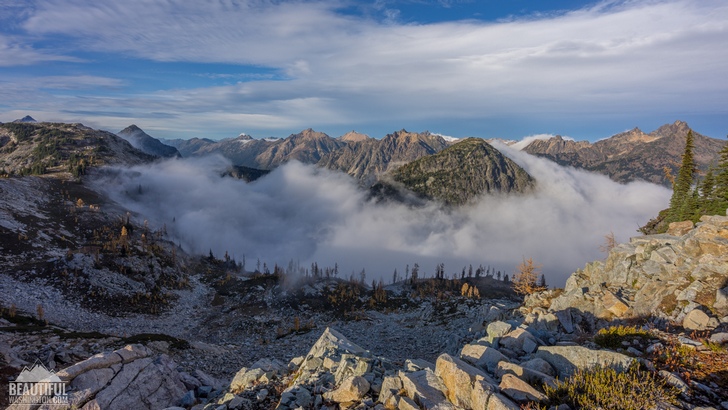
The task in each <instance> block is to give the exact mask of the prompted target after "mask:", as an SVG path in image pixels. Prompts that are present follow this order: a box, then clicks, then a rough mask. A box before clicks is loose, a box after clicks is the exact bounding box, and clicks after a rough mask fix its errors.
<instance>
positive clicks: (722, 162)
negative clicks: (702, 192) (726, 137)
mask: <svg viewBox="0 0 728 410" xmlns="http://www.w3.org/2000/svg"><path fill="white" fill-rule="evenodd" d="M713 194H714V195H715V200H716V201H717V202H718V204H719V205H718V206H717V207H719V208H722V212H725V209H726V207H727V206H728V144H726V145H724V146H723V149H721V150H720V159H719V160H718V166H717V169H716V174H715V191H714V192H713Z"/></svg>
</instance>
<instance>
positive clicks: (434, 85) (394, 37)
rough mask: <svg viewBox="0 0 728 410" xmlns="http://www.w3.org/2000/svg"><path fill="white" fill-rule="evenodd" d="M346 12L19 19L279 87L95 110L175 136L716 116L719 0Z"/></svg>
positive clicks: (196, 10)
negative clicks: (483, 17)
mask: <svg viewBox="0 0 728 410" xmlns="http://www.w3.org/2000/svg"><path fill="white" fill-rule="evenodd" d="M342 5H346V4H344V3H341V2H338V1H311V2H298V1H296V2H272V1H252V0H251V1H230V2H189V1H182V0H168V1H159V2H149V1H145V0H129V1H124V2H118V1H98V2H94V3H89V2H88V1H85V0H51V1H43V2H38V3H36V4H35V5H34V7H33V8H29V9H28V11H27V14H29V17H28V18H27V19H25V20H23V21H24V23H23V28H24V29H25V30H27V32H28V33H29V36H31V37H33V38H36V37H37V38H45V37H48V38H51V37H54V36H56V35H62V36H67V37H69V38H70V39H73V40H69V41H68V42H66V44H64V45H65V46H66V48H67V49H68V50H73V49H76V50H91V51H96V52H109V53H119V54H121V55H123V56H132V57H137V58H142V59H149V60H154V61H189V62H201V63H210V62H213V63H214V62H221V63H231V64H242V65H254V66H261V67H267V68H271V69H273V70H275V71H276V72H279V73H281V74H286V75H287V76H288V78H287V79H286V81H269V80H267V79H262V80H260V81H256V80H255V79H252V81H248V82H245V83H240V84H235V85H228V86H224V87H212V88H196V89H186V88H185V89H182V88H180V89H165V90H159V92H158V93H147V94H129V95H125V96H120V98H114V99H108V100H106V101H103V102H104V103H108V104H109V105H110V108H109V110H110V111H114V110H118V109H116V108H114V107H115V106H123V107H126V108H127V109H128V110H129V112H130V113H132V114H134V113H138V114H139V115H142V114H143V113H148V112H167V113H169V114H173V116H174V117H175V119H174V120H169V121H167V124H169V125H168V127H169V128H170V129H193V130H196V131H198V132H199V134H202V131H203V130H205V129H209V127H220V126H221V125H220V124H216V123H215V122H216V121H217V118H219V117H220V114H219V113H221V112H226V113H231V114H232V115H233V116H240V117H241V118H242V119H243V120H244V121H251V122H252V124H251V126H248V123H247V122H246V123H243V124H240V125H239V126H245V127H246V129H251V130H282V129H284V130H288V131H291V127H293V128H294V129H301V128H306V127H309V126H312V125H317V126H318V125H321V124H335V125H342V124H363V123H379V124H381V123H383V122H386V123H394V122H398V123H399V124H402V123H403V122H410V121H430V120H433V119H449V120H450V121H458V120H460V119H480V120H483V121H487V120H488V119H493V118H499V117H504V116H516V117H519V118H527V119H550V118H564V119H565V120H564V121H566V118H574V117H578V118H580V119H582V120H583V121H588V120H589V119H597V118H598V119H603V118H605V117H606V118H613V117H614V116H615V115H618V114H622V115H634V113H635V112H639V113H643V115H644V116H648V115H650V114H654V113H665V112H669V113H680V112H685V111H686V110H688V109H689V110H690V112H700V113H708V114H711V113H712V114H717V113H721V112H724V111H725V108H724V107H725V104H724V96H725V95H726V92H728V82H726V81H725V72H728V54H726V53H725V52H724V48H725V44H727V43H728V24H727V23H726V22H728V5H726V3H725V2H724V1H720V0H701V1H698V0H674V1H651V0H650V1H624V2H614V1H606V2H603V3H600V4H598V5H596V6H594V7H590V8H585V9H582V10H577V11H572V12H567V13H557V14H551V15H544V16H535V17H531V18H528V19H522V20H510V21H504V22H497V23H492V22H487V23H486V22H478V21H475V20H468V21H455V22H446V23H435V24H397V23H394V22H392V21H388V22H379V21H377V20H375V19H372V18H367V17H357V16H352V15H345V14H342V13H339V7H341V6H342ZM382 7H383V8H384V9H386V4H384V3H383V4H382ZM98 102H99V101H96V100H91V101H89V102H84V101H78V103H80V104H89V105H91V104H97V103H98ZM57 105H58V106H59V107H60V106H62V105H66V104H65V101H64V102H59V103H58V104H57ZM688 107H689V108H688ZM187 113H194V114H195V118H194V121H193V120H187V118H188V116H187V115H185V114H187ZM625 113H626V114H625ZM671 115H672V114H671ZM271 119H272V120H271ZM671 120H673V118H669V119H668V121H671ZM190 127H191V128H190ZM392 129H395V128H392Z"/></svg>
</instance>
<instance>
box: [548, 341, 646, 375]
mask: <svg viewBox="0 0 728 410" xmlns="http://www.w3.org/2000/svg"><path fill="white" fill-rule="evenodd" d="M535 356H536V357H538V358H541V359H543V360H545V361H547V362H548V363H549V364H550V365H551V366H553V367H554V369H556V373H557V375H558V376H559V378H564V377H569V376H571V375H573V374H574V372H575V371H576V370H577V369H590V368H593V367H595V366H601V367H614V368H616V369H627V368H628V367H629V366H630V365H631V364H632V362H633V361H634V359H632V358H631V357H629V356H625V355H623V354H621V353H616V352H612V351H609V350H591V349H587V348H586V347H582V346H541V347H539V348H538V350H537V351H536V354H535Z"/></svg>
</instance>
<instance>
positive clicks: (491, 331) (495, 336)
mask: <svg viewBox="0 0 728 410" xmlns="http://www.w3.org/2000/svg"><path fill="white" fill-rule="evenodd" d="M512 329H513V326H512V325H511V324H510V323H506V322H501V321H496V322H491V323H489V324H488V327H487V328H486V333H487V336H486V337H485V340H486V341H487V342H488V343H491V344H493V345H494V346H496V347H497V345H498V340H499V339H500V338H501V337H502V336H503V335H505V334H506V333H508V332H510V331H511V330H512Z"/></svg>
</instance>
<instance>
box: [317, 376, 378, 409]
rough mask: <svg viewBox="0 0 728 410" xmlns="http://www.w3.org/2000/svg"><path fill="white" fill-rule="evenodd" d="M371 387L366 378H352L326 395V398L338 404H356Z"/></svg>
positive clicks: (345, 380)
mask: <svg viewBox="0 0 728 410" xmlns="http://www.w3.org/2000/svg"><path fill="white" fill-rule="evenodd" d="M369 387H370V385H369V382H368V381H367V380H366V379H365V378H363V377H361V376H351V377H348V378H346V379H344V381H343V382H342V383H341V385H340V386H339V387H338V388H337V389H336V390H334V391H330V392H327V393H324V398H325V399H326V400H331V401H333V402H336V403H349V402H356V401H359V400H361V398H362V397H364V395H365V394H366V393H367V392H368V391H369Z"/></svg>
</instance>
